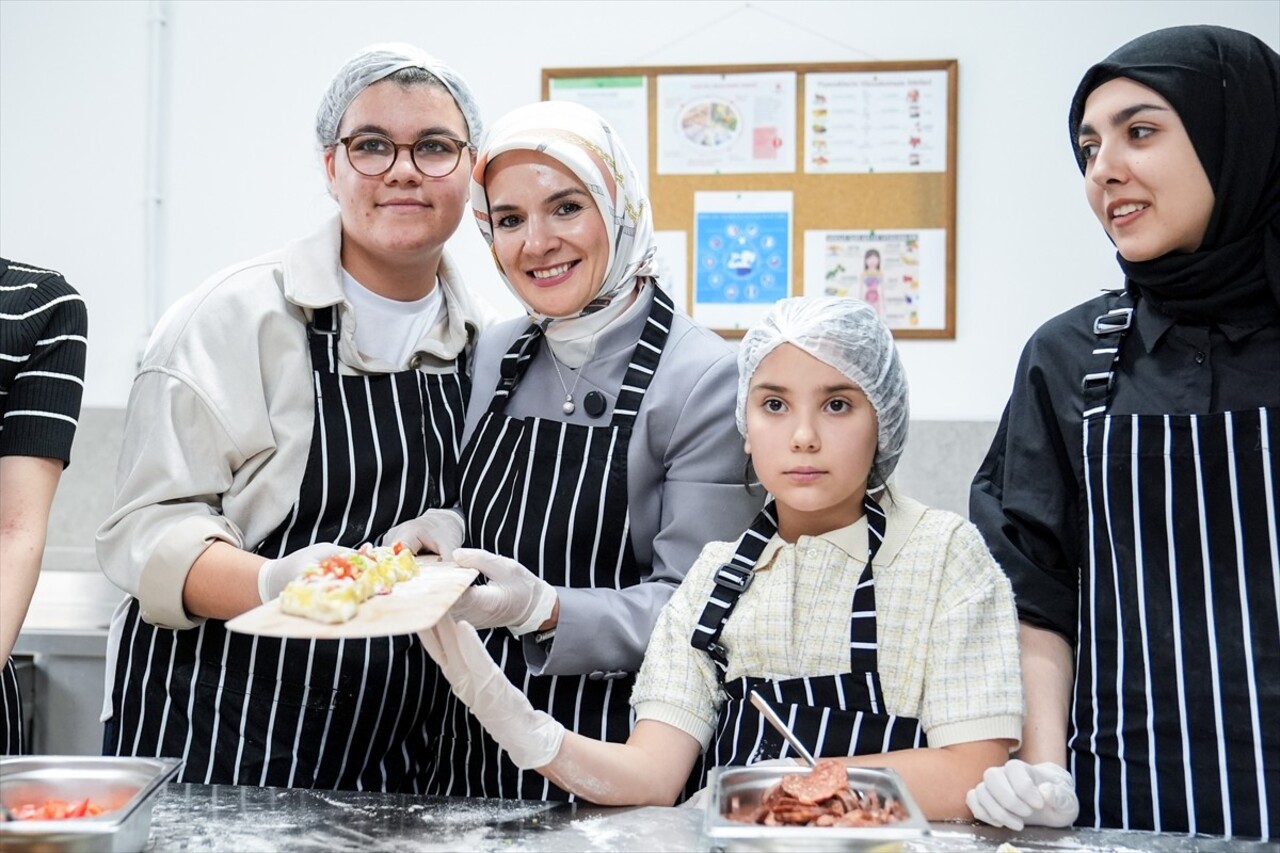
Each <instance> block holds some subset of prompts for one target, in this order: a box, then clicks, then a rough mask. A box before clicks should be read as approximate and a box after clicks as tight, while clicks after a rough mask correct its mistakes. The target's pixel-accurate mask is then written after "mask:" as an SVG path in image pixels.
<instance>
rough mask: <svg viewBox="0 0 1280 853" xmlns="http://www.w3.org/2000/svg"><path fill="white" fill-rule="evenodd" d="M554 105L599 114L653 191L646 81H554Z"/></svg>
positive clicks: (588, 79) (597, 79) (606, 78)
mask: <svg viewBox="0 0 1280 853" xmlns="http://www.w3.org/2000/svg"><path fill="white" fill-rule="evenodd" d="M550 92H551V97H550V98H549V100H552V101H573V102H574V103H578V104H582V105H583V106H584V107H589V108H590V109H593V110H595V111H596V112H597V113H599V114H600V115H601V116H603V117H604V120H605V121H607V122H609V126H610V127H612V128H613V130H614V132H615V133H617V134H618V138H619V139H620V140H621V141H622V145H623V146H624V147H625V148H626V149H627V154H629V155H630V156H631V162H632V163H634V164H635V167H636V171H637V172H639V173H640V181H641V183H642V184H643V186H644V188H645V191H646V192H648V189H649V87H648V84H647V82H646V81H645V78H644V77H553V78H551V85H550Z"/></svg>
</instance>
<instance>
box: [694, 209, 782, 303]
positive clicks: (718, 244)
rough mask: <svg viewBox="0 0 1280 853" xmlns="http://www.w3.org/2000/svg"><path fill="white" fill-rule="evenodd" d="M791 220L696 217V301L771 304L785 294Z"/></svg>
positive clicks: (745, 214)
mask: <svg viewBox="0 0 1280 853" xmlns="http://www.w3.org/2000/svg"><path fill="white" fill-rule="evenodd" d="M790 229H791V216H790V214H789V213H788V212H783V211H764V212H762V211H745V210H740V211H727V212H714V213H699V214H698V221H697V229H696V233H697V235H698V237H697V239H698V245H697V258H698V272H697V283H696V288H697V291H696V294H697V295H696V298H697V301H698V302H699V303H703V304H707V305H715V304H719V305H772V304H773V303H774V302H776V301H777V300H779V299H782V298H784V297H786V296H787V295H788V294H789V289H788V288H789V277H790V269H791V258H790V257H789V249H790V240H789V233H790Z"/></svg>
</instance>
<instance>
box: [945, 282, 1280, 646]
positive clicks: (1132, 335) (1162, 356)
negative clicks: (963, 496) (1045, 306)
mask: <svg viewBox="0 0 1280 853" xmlns="http://www.w3.org/2000/svg"><path fill="white" fill-rule="evenodd" d="M1113 303H1114V297H1112V296H1110V295H1103V296H1100V297H1097V298H1095V299H1092V300H1090V301H1088V302H1085V303H1083V304H1082V305H1079V306H1076V307H1075V308H1072V309H1071V310H1069V311H1067V312H1065V313H1063V314H1060V315H1059V316H1057V317H1055V318H1053V319H1052V320H1050V321H1048V322H1047V323H1045V324H1044V325H1043V326H1041V327H1040V328H1039V329H1038V330H1037V331H1036V332H1035V334H1033V335H1032V336H1031V340H1030V341H1028V342H1027V345H1026V348H1025V349H1024V350H1023V353H1022V358H1021V359H1020V361H1019V363H1018V372H1017V375H1016V377H1015V379H1014V386H1013V393H1012V395H1011V396H1010V398H1009V402H1008V404H1007V405H1006V407H1005V410H1004V414H1003V415H1002V417H1001V419H1000V426H999V428H998V430H997V432H996V436H995V439H994V440H993V441H992V445H991V449H990V450H989V451H988V452H987V457H986V459H985V460H984V461H983V463H982V467H981V468H980V469H979V470H978V474H977V476H976V477H975V478H974V481H973V485H972V487H971V489H970V494H969V515H970V518H971V520H972V521H973V523H974V524H976V525H977V526H978V529H979V530H980V531H981V532H982V535H983V536H984V537H985V539H986V541H987V545H988V546H989V547H990V548H991V552H992V554H994V555H995V558H996V560H997V561H998V562H999V563H1000V565H1001V566H1002V567H1003V568H1004V570H1005V573H1006V574H1008V576H1009V579H1010V581H1011V582H1012V583H1013V588H1014V593H1015V595H1016V598H1017V604H1018V613H1019V616H1020V617H1021V618H1022V619H1023V620H1025V621H1027V622H1029V623H1031V624H1034V625H1038V626H1040V627H1045V628H1051V629H1053V630H1055V631H1057V632H1059V633H1061V634H1063V635H1064V636H1066V637H1067V638H1068V639H1073V638H1074V637H1075V633H1076V606H1077V587H1078V571H1079V566H1080V558H1081V545H1082V542H1083V537H1082V529H1083V524H1084V521H1085V517H1084V516H1085V509H1084V508H1083V503H1082V499H1083V497H1082V496H1083V490H1082V484H1083V481H1082V477H1083V458H1082V453H1081V450H1082V447H1081V443H1082V431H1081V423H1082V416H1081V412H1082V411H1083V406H1084V393H1083V390H1082V387H1081V380H1082V379H1083V377H1084V374H1085V373H1086V372H1088V371H1089V370H1091V369H1096V364H1097V361H1096V357H1095V356H1092V355H1091V353H1092V351H1093V349H1094V347H1095V346H1097V345H1098V338H1097V336H1096V335H1095V334H1094V332H1093V321H1094V319H1095V318H1096V317H1098V316H1100V315H1102V314H1105V313H1106V311H1107V310H1108V309H1109V308H1110V307H1111V306H1112V304H1113ZM1276 406H1280V322H1277V321H1276V320H1275V319H1274V316H1273V317H1272V318H1268V319H1266V320H1262V321H1257V322H1252V323H1243V324H1237V325H1220V326H1218V325H1203V326H1201V325H1190V324H1187V323H1183V322H1179V321H1175V320H1174V319H1173V318H1171V317H1169V316H1167V315H1165V314H1162V313H1160V312H1158V311H1157V310H1156V309H1155V308H1153V307H1152V306H1151V305H1150V303H1149V302H1147V301H1145V300H1142V299H1139V300H1138V304H1137V308H1136V309H1135V311H1134V314H1133V325H1132V327H1131V328H1130V329H1129V331H1128V332H1127V334H1126V335H1125V338H1124V340H1123V343H1122V344H1121V347H1120V360H1119V363H1118V364H1117V365H1116V384H1115V387H1114V390H1113V392H1112V396H1111V401H1110V406H1109V409H1108V412H1109V414H1113V415H1130V414H1147V415H1151V414H1155V415H1162V414H1168V415H1188V414H1210V413H1214V412H1226V411H1238V410H1242V409H1254V408H1259V407H1276Z"/></svg>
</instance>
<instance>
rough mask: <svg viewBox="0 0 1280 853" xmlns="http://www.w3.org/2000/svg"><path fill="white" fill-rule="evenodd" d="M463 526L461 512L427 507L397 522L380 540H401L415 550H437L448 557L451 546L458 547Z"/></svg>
mask: <svg viewBox="0 0 1280 853" xmlns="http://www.w3.org/2000/svg"><path fill="white" fill-rule="evenodd" d="M465 530H466V528H465V527H464V526H463V523H462V516H460V515H458V514H457V513H456V512H453V511H452V510H447V509H429V510H427V511H426V512H424V513H423V514H422V515H420V516H418V517H417V518H411V519H409V520H408V521H406V522H404V523H403V524H397V525H396V526H395V527H393V528H391V529H390V530H388V531H387V533H386V535H385V536H383V537H382V541H383V544H386V545H394V544H395V543H396V542H403V543H404V544H406V545H408V546H409V548H410V549H411V550H412V551H413V553H415V554H422V553H427V554H439V555H440V556H441V557H443V558H444V559H446V560H449V559H452V557H451V555H452V554H453V551H454V549H455V548H460V547H462V536H463V533H464V532H465Z"/></svg>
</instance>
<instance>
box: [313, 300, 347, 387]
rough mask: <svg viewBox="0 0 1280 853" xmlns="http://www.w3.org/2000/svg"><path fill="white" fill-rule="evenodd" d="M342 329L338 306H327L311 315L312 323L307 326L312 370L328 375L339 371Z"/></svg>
mask: <svg viewBox="0 0 1280 853" xmlns="http://www.w3.org/2000/svg"><path fill="white" fill-rule="evenodd" d="M340 327H341V323H340V322H339V321H338V309H337V306H334V305H325V306H324V307H323V308H317V309H315V311H313V312H312V313H311V322H310V323H308V324H307V346H308V348H309V349H310V351H311V367H312V369H314V370H317V371H323V372H327V373H333V372H334V371H336V370H337V369H338V339H339V334H338V332H339V329H340Z"/></svg>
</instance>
